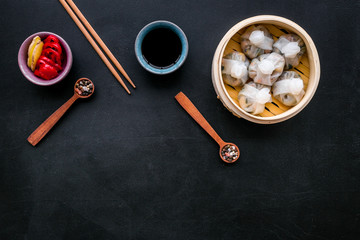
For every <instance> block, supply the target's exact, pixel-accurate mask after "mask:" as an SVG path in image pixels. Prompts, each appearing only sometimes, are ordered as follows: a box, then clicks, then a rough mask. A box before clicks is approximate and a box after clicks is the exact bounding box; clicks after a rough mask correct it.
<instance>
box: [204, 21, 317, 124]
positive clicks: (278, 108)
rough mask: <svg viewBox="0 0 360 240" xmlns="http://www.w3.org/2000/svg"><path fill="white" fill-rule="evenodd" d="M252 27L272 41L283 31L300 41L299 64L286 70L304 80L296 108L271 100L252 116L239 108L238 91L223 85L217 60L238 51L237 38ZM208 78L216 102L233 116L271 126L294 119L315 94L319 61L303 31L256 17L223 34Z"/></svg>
mask: <svg viewBox="0 0 360 240" xmlns="http://www.w3.org/2000/svg"><path fill="white" fill-rule="evenodd" d="M254 24H263V25H265V26H266V27H267V28H268V29H269V31H270V32H271V33H272V34H273V36H274V37H276V38H277V37H279V36H281V35H282V34H285V33H287V32H293V33H295V34H297V35H298V36H300V37H301V38H302V40H303V41H304V43H305V45H306V53H305V54H304V56H303V57H302V59H301V63H300V65H299V66H297V67H296V68H294V69H290V70H291V71H296V72H297V73H298V74H299V75H301V77H302V79H303V81H304V87H305V96H304V97H303V98H302V100H301V101H300V102H299V103H298V104H297V105H295V106H293V107H287V106H285V105H282V104H281V103H280V102H279V101H276V99H274V98H273V99H272V100H273V102H271V103H266V105H265V110H264V112H263V113H261V114H259V115H252V114H250V113H248V112H246V111H244V110H243V109H242V108H241V107H240V105H239V102H238V99H237V96H238V93H239V91H240V89H239V88H233V87H230V86H228V85H227V84H224V81H223V78H222V73H221V60H222V58H223V56H224V55H226V54H227V53H229V52H231V51H233V50H236V51H240V52H242V50H241V48H240V43H239V42H240V41H241V39H240V36H241V35H242V34H243V33H244V31H245V30H246V28H247V27H249V26H251V25H254ZM211 75H212V82H213V85H214V89H215V91H216V93H217V97H218V99H220V101H221V102H222V103H223V104H224V106H225V107H226V108H227V109H228V110H229V111H230V112H232V113H233V115H235V116H236V117H239V118H244V119H246V120H248V121H251V122H254V123H260V124H274V123H279V122H282V121H285V120H287V119H290V118H292V117H294V116H295V115H296V114H298V113H299V112H300V111H301V110H302V109H304V108H305V107H306V105H307V104H308V103H309V102H310V100H311V98H312V97H313V96H314V94H315V92H316V89H317V86H318V84H319V80H320V60H319V55H318V52H317V50H316V46H315V44H314V42H313V40H312V39H311V37H310V36H309V34H307V32H306V31H305V30H304V29H303V28H301V27H300V26H299V25H297V24H296V23H294V22H292V21H290V20H288V19H286V18H283V17H279V16H273V15H260V16H255V17H251V18H248V19H245V20H243V21H241V22H239V23H238V24H236V25H235V26H233V27H232V28H231V29H230V30H229V31H228V32H227V33H226V34H225V36H224V37H223V39H222V40H221V41H220V43H219V45H218V47H217V49H216V51H215V54H214V58H213V62H212V70H211Z"/></svg>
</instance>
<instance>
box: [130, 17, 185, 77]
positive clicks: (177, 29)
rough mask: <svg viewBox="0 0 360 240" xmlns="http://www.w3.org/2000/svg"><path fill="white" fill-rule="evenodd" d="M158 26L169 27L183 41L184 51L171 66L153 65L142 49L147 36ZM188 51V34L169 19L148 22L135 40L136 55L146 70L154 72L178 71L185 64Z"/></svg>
mask: <svg viewBox="0 0 360 240" xmlns="http://www.w3.org/2000/svg"><path fill="white" fill-rule="evenodd" d="M158 28H167V29H170V30H172V31H173V32H175V33H176V35H177V36H178V37H179V39H180V41H181V47H182V51H181V55H180V58H179V59H178V60H177V62H176V63H175V64H174V65H172V66H171V67H169V68H162V69H159V68H155V67H153V66H151V65H150V64H149V63H147V61H146V60H145V59H144V56H143V54H142V51H141V46H142V43H143V40H144V38H145V36H146V35H147V34H148V33H149V32H150V31H152V30H154V29H158ZM188 51H189V43H188V40H187V38H186V35H185V33H184V32H183V30H181V28H180V27H178V26H177V25H176V24H174V23H172V22H169V21H165V20H159V21H155V22H151V23H149V24H147V25H146V26H145V27H143V29H141V30H140V32H139V34H138V35H137V37H136V40H135V55H136V58H137V60H138V61H139V63H140V65H141V66H142V67H143V68H145V70H147V71H149V72H151V73H154V74H159V75H164V74H169V73H172V72H174V71H176V70H177V69H179V68H180V67H181V65H183V64H184V62H185V60H186V57H187V55H188Z"/></svg>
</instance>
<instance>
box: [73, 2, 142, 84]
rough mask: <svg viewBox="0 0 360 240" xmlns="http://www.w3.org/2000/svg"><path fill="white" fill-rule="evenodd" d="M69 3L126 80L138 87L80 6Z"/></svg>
mask: <svg viewBox="0 0 360 240" xmlns="http://www.w3.org/2000/svg"><path fill="white" fill-rule="evenodd" d="M66 1H67V3H68V4H69V5H70V7H71V8H72V10H73V11H74V12H75V14H76V15H77V16H78V18H80V20H81V21H82V23H83V24H84V25H85V27H86V28H87V29H88V31H89V32H90V33H91V35H92V36H93V37H94V38H95V40H96V41H97V43H98V44H99V45H100V47H101V48H102V49H103V50H104V52H105V53H106V54H107V55H108V57H109V58H110V59H111V61H112V62H113V63H114V65H115V66H116V67H117V68H118V69H119V71H120V72H121V73H122V75H124V77H125V78H126V80H128V82H129V83H130V84H131V86H132V87H133V88H136V86H135V84H134V83H133V82H132V81H131V79H130V77H129V76H128V75H127V73H126V72H125V70H124V68H123V67H122V66H121V64H120V63H119V61H118V60H117V59H116V58H115V56H114V55H113V54H112V53H111V51H110V50H109V48H108V47H107V46H106V44H105V43H104V42H103V40H102V39H101V38H100V37H99V35H98V34H97V33H96V31H95V30H94V29H93V27H92V26H91V25H90V23H89V22H88V21H87V20H86V18H85V17H84V15H83V14H82V13H81V11H80V10H79V8H78V7H77V6H76V5H75V3H74V2H73V1H72V0H66Z"/></svg>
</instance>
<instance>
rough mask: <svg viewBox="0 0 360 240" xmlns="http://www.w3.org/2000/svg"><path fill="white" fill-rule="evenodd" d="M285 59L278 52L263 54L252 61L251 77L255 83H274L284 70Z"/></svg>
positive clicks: (250, 67) (268, 84) (269, 84)
mask: <svg viewBox="0 0 360 240" xmlns="http://www.w3.org/2000/svg"><path fill="white" fill-rule="evenodd" d="M284 65H285V59H284V57H283V56H281V55H280V54H278V53H270V54H263V55H261V56H260V57H258V58H255V59H253V60H252V61H251V64H250V66H249V77H250V78H252V79H253V80H254V82H255V83H260V84H264V85H267V86H271V85H273V83H274V82H275V81H276V80H277V79H278V77H279V76H280V75H281V73H282V72H283V69H284Z"/></svg>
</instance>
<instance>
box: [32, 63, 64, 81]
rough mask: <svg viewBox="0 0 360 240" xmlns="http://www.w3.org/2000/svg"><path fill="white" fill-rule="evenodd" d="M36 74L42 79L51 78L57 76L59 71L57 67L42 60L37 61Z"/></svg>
mask: <svg viewBox="0 0 360 240" xmlns="http://www.w3.org/2000/svg"><path fill="white" fill-rule="evenodd" d="M34 74H35V75H36V76H38V77H40V78H42V79H45V80H50V79H53V78H55V77H56V76H57V75H58V72H57V71H56V69H55V67H53V66H51V65H49V64H47V63H46V62H45V61H43V60H41V61H38V62H37V64H36V68H35V71H34Z"/></svg>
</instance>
